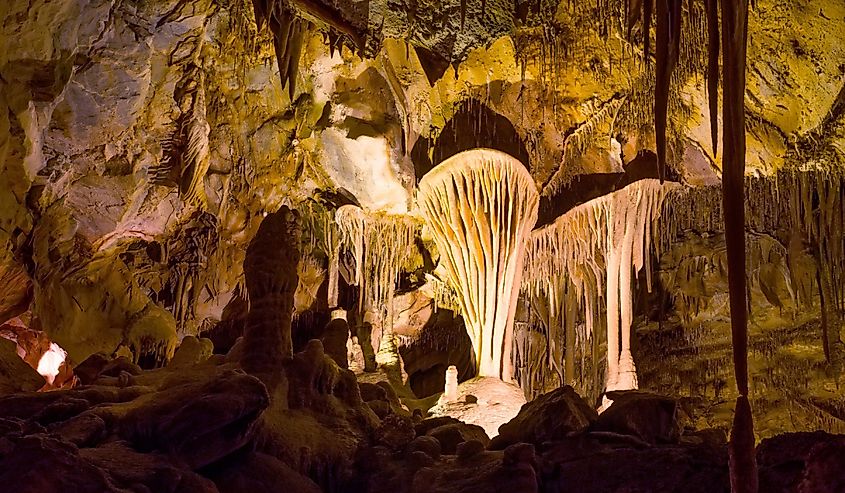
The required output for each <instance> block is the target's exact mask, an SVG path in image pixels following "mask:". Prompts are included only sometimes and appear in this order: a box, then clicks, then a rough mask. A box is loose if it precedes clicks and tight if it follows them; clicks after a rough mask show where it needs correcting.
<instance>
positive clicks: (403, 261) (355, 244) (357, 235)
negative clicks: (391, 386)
mask: <svg viewBox="0 0 845 493" xmlns="http://www.w3.org/2000/svg"><path fill="white" fill-rule="evenodd" d="M335 220H336V222H337V226H338V232H339V238H340V245H341V248H343V249H346V250H347V251H351V252H352V254H353V256H354V258H355V272H354V280H353V282H352V283H353V284H355V285H357V286H358V293H359V299H358V309H359V310H360V312H361V316H362V317H361V318H362V319H363V318H364V315H366V314H369V316H368V318H370V317H372V322H375V323H376V324H377V325H378V326H380V328H381V333H382V336H381V338H380V340H379V341H380V342H379V348H378V352H379V354H380V359H381V360H382V363H384V364H388V365H392V364H394V363H398V353H397V352H396V344H395V341H394V335H393V296H394V293H395V292H396V286H397V284H398V282H399V275H400V273H401V272H402V270H403V268H405V267H406V266H408V264H409V262H411V261H412V260H413V259H414V258H416V256H415V255H413V253H414V248H415V244H414V238H415V237H416V235H417V230H418V229H419V224H418V222H417V221H416V219H414V218H413V217H411V216H408V215H397V214H387V213H383V212H367V211H364V210H363V209H361V208H360V207H358V206H355V205H344V206H342V207H340V208H338V209H337V212H336V213H335Z"/></svg>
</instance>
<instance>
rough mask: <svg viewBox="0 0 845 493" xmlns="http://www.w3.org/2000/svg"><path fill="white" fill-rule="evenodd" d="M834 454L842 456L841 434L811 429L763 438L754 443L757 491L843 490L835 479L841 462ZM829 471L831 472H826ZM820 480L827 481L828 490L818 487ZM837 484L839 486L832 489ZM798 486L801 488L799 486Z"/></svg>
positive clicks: (844, 446)
mask: <svg viewBox="0 0 845 493" xmlns="http://www.w3.org/2000/svg"><path fill="white" fill-rule="evenodd" d="M826 454H829V455H830V456H829V457H826V456H825V455H826ZM837 455H838V457H845V435H832V434H830V433H826V432H824V431H814V432H799V433H784V434H782V435H777V436H774V437H771V438H766V439H764V440H763V441H761V442H760V445H758V446H757V466H758V468H759V475H760V483H759V484H760V491H766V492H771V493H787V492H793V491H802V492H803V491H808V492H827V491H830V492H832V491H845V490H843V488H845V486H843V485H842V483H841V482H840V479H838V478H840V477H841V476H842V472H841V471H842V470H843V469H842V468H843V465H842V464H841V459H838V458H837ZM837 467H838V471H839V472H838V475H837V474H835V473H836V471H837V469H836V468H837ZM831 472H833V473H834V474H833V475H830V473H831ZM821 480H824V481H827V482H828V484H829V486H830V487H831V488H832V489H825V487H822V486H821V484H819V482H820V481H821ZM837 484H838V485H839V486H838V488H839V489H835V488H834V487H835V486H836V485H837ZM799 485H801V487H802V488H805V489H799Z"/></svg>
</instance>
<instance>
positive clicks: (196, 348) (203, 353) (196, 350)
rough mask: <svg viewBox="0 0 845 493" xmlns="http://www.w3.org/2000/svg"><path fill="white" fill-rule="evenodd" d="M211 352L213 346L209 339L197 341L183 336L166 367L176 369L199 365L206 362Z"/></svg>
mask: <svg viewBox="0 0 845 493" xmlns="http://www.w3.org/2000/svg"><path fill="white" fill-rule="evenodd" d="M213 352H214V344H213V343H212V342H211V339H206V338H205V337H202V338H199V339H198V338H196V337H194V336H185V338H184V339H182V343H181V344H179V347H178V348H177V349H176V353H175V354H174V355H173V358H172V359H171V360H170V363H168V364H167V366H168V367H170V368H178V367H180V366H191V365H194V364H197V363H201V362H203V361H205V360H207V359H208V358H209V357H210V356H211V354H212V353H213Z"/></svg>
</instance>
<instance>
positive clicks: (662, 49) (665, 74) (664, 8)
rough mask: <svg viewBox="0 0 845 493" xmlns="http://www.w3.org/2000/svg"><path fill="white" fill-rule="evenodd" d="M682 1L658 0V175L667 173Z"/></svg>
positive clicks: (655, 97)
mask: <svg viewBox="0 0 845 493" xmlns="http://www.w3.org/2000/svg"><path fill="white" fill-rule="evenodd" d="M681 5H682V4H681V0H657V24H656V38H655V53H656V55H657V61H656V65H655V67H656V71H657V84H656V86H655V90H654V91H655V93H654V127H655V137H656V140H657V172H658V175H659V176H660V181H661V182H662V181H663V179H664V177H665V174H666V118H667V112H668V109H669V86H670V82H671V79H672V71H673V70H674V69H675V65H677V63H678V56H679V54H680V51H681V50H680V47H681Z"/></svg>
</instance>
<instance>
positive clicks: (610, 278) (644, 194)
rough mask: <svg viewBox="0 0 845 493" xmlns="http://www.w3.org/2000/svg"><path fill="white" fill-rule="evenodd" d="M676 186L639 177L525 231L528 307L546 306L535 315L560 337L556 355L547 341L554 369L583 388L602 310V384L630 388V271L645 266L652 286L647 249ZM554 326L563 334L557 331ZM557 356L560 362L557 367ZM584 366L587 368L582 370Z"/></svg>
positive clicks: (633, 379) (595, 360)
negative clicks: (541, 313)
mask: <svg viewBox="0 0 845 493" xmlns="http://www.w3.org/2000/svg"><path fill="white" fill-rule="evenodd" d="M677 186H678V185H676V184H672V183H664V184H662V185H661V184H660V183H659V182H658V181H657V180H642V181H638V182H635V183H634V184H632V185H629V186H627V187H625V188H623V189H622V190H619V191H616V192H613V193H611V194H609V195H605V196H604V197H601V198H599V199H595V200H592V201H590V202H587V203H585V204H582V205H579V206H577V207H576V208H574V209H572V210H570V211H569V212H567V213H566V214H564V215H562V216H560V217H559V218H558V219H557V220H555V222H554V223H552V224H550V225H548V226H544V227H543V228H540V229H537V230H535V231H533V232H532V233H531V238H530V241H529V243H528V247H527V249H526V260H525V278H524V281H523V284H524V289H525V291H526V292H527V294H528V295H529V296H530V297H531V299H532V300H533V302H534V306H535V310H536V309H538V308H539V309H541V310H542V309H543V308H545V311H546V313H545V317H543V318H542V319H541V320H543V322H544V323H545V326H546V333H547V334H548V339H549V340H550V341H561V340H564V341H565V343H564V344H565V346H564V351H563V354H561V352H560V349H557V351H555V350H554V348H553V349H552V353H551V354H552V355H553V357H554V359H553V360H552V361H550V364H551V365H553V366H554V367H556V368H557V369H558V371H559V372H560V370H563V372H562V373H563V374H562V381H565V382H566V383H569V384H572V385H582V388H587V387H586V385H584V383H585V382H586V381H589V380H592V382H593V384H594V385H595V384H596V383H597V382H598V376H599V368H598V367H599V357H600V356H599V354H598V348H599V341H600V340H602V338H601V337H599V333H598V332H599V327H601V324H600V323H598V322H600V317H601V313H602V311H604V312H605V313H606V319H605V321H604V322H605V324H606V325H605V326H604V327H605V329H606V334H605V336H604V337H603V340H604V341H605V342H606V356H605V361H606V366H605V373H604V375H605V382H604V387H605V389H606V390H607V391H613V390H631V389H636V388H637V375H636V367H635V365H634V361H633V356H632V354H631V325H632V321H633V313H634V312H633V292H632V289H633V280H632V276H631V275H632V273H634V274H637V276H639V272H640V271H641V270H643V269H644V270H645V279H646V283H647V286H648V289H649V290H651V282H652V279H651V276H652V272H651V269H652V265H651V250H652V246H653V245H654V239H655V237H657V236H656V235H657V233H658V231H659V229H658V227H657V226H656V225H657V222H658V220H659V219H660V217H661V212H662V204H663V201H664V199H665V197H666V196H667V194H668V193H669V191H670V190H672V189H673V188H675V187H677ZM602 305H604V306H602ZM582 320H583V329H582V330H581V331H580V335H577V336H576V334H577V333H578V332H579V331H578V329H577V328H576V327H577V326H578V324H579V322H580V321H582ZM560 332H563V334H564V337H560V336H559V333H560ZM529 341H530V339H529ZM576 344H577V345H578V346H579V347H577V348H576ZM591 346H592V347H591ZM528 352H529V353H530V349H529V350H528ZM577 353H580V354H581V358H580V359H581V361H582V363H581V365H580V366H581V368H580V378H579V377H578V376H577V375H578V374H576V372H575V368H576V367H575V361H576V359H578V358H577V357H576V354H577ZM587 359H589V360H590V363H589V364H587V363H586V360H587ZM561 360H563V365H564V368H560V366H559V365H560V364H561ZM590 369H591V370H592V372H593V373H592V375H591V374H589V373H588V372H589V370H590ZM527 378H528V379H531V378H534V376H532V375H528V376H527Z"/></svg>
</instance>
